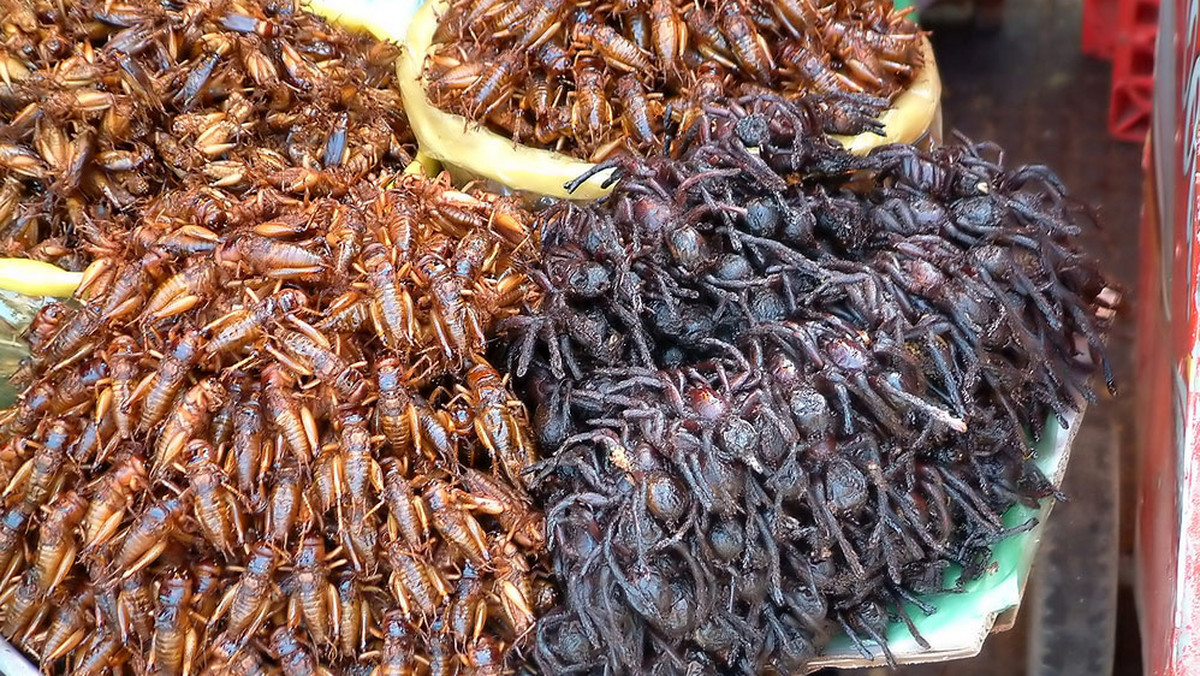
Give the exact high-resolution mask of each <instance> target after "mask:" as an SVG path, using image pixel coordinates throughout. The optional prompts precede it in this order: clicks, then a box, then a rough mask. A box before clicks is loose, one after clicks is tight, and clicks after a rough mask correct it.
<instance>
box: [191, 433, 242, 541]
mask: <svg viewBox="0 0 1200 676" xmlns="http://www.w3.org/2000/svg"><path fill="white" fill-rule="evenodd" d="M186 455H187V456H188V457H189V458H190V460H188V463H187V470H186V474H187V478H188V481H189V483H190V484H191V486H192V494H193V495H194V496H195V499H194V500H193V501H192V502H193V512H194V515H195V517H196V523H197V524H198V525H199V526H200V531H201V532H202V533H203V534H204V537H205V538H206V539H207V540H208V541H209V542H211V543H212V544H213V545H214V546H216V547H217V549H220V550H221V551H222V552H225V553H226V554H232V553H233V551H234V547H235V546H237V545H238V544H240V543H241V541H242V539H243V536H242V515H241V511H240V507H239V505H238V501H237V498H236V496H235V495H234V493H233V492H232V491H231V490H230V489H229V485H230V480H229V477H228V475H227V474H226V473H225V470H224V469H223V468H222V467H221V466H220V465H218V464H217V463H216V462H214V461H213V458H214V457H216V451H215V449H213V447H212V445H211V444H209V443H208V442H207V441H205V440H203V439H193V440H192V441H191V442H189V443H188V446H187V449H186Z"/></svg>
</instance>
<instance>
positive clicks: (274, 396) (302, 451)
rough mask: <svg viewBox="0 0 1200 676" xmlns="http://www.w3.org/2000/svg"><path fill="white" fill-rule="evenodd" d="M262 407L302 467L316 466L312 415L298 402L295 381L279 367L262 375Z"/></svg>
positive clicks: (267, 369) (271, 367) (268, 368)
mask: <svg viewBox="0 0 1200 676" xmlns="http://www.w3.org/2000/svg"><path fill="white" fill-rule="evenodd" d="M262 385H263V389H262V403H263V407H264V409H265V411H264V413H266V418H267V419H268V420H270V421H271V424H272V427H274V428H275V431H276V433H277V434H279V436H280V437H281V438H282V439H283V447H284V448H285V449H286V450H288V451H289V452H290V453H291V454H292V455H293V456H294V457H295V458H296V460H297V461H298V462H299V463H300V464H301V465H302V466H308V465H309V463H311V462H312V453H313V450H312V449H313V446H315V445H316V444H315V436H316V434H315V433H313V432H311V429H312V424H311V423H310V422H308V421H310V420H311V419H312V414H311V413H310V412H309V411H308V409H307V408H306V407H305V406H304V405H303V404H298V403H297V402H296V400H295V394H296V390H295V388H294V386H293V381H292V379H291V378H290V377H288V375H287V374H286V373H285V372H284V370H283V369H282V368H280V367H279V366H278V365H275V364H272V365H270V366H268V367H266V368H265V369H263V372H262Z"/></svg>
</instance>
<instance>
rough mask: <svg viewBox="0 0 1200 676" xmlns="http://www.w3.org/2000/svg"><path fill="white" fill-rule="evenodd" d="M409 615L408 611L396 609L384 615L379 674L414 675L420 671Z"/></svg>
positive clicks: (386, 675) (388, 675)
mask: <svg viewBox="0 0 1200 676" xmlns="http://www.w3.org/2000/svg"><path fill="white" fill-rule="evenodd" d="M407 615H408V613H407V612H406V611H403V610H399V609H396V610H389V611H388V612H387V613H386V614H385V615H384V616H383V620H382V622H381V626H382V630H383V649H382V651H381V652H380V655H379V665H378V667H377V669H378V673H379V676H413V675H414V674H416V673H417V671H418V664H419V662H418V661H417V656H416V651H415V643H416V637H415V631H414V627H413V626H412V624H411V623H410V622H409V620H408V617H407Z"/></svg>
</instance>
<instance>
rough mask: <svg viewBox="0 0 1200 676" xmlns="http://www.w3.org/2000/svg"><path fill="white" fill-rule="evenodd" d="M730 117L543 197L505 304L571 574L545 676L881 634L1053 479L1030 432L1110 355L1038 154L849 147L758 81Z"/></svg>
mask: <svg viewBox="0 0 1200 676" xmlns="http://www.w3.org/2000/svg"><path fill="white" fill-rule="evenodd" d="M727 113H728V114H727V116H725V117H724V118H721V116H720V113H719V112H717V111H714V115H716V116H717V119H716V122H715V126H714V134H713V136H712V138H711V139H710V140H709V141H708V142H703V143H699V142H698V143H696V144H694V145H693V146H692V147H690V148H687V149H686V150H685V151H684V152H683V154H682V157H681V159H678V160H671V159H659V158H655V159H650V160H646V161H642V160H635V159H622V160H620V161H617V162H615V164H616V165H617V166H618V170H619V173H620V175H621V182H620V183H619V184H618V185H617V187H616V188H615V192H614V193H613V194H612V196H611V197H609V198H608V199H607V200H606V201H604V202H603V203H601V204H597V205H593V206H579V205H575V204H566V203H563V204H559V205H557V206H554V207H552V208H551V209H550V210H549V211H548V212H546V213H545V214H544V215H543V216H542V217H541V220H540V225H541V228H542V231H541V236H542V239H543V244H544V261H543V269H542V272H541V273H540V274H539V275H537V281H538V283H539V284H540V286H541V287H542V292H543V294H544V297H543V299H542V302H541V304H540V307H539V310H538V312H536V313H526V314H524V315H522V316H519V317H514V318H510V319H508V320H505V322H504V326H505V328H506V329H507V330H508V332H509V334H508V335H509V338H510V341H511V345H510V351H509V357H510V363H511V366H512V368H513V369H514V370H515V372H516V373H517V374H519V375H520V376H522V380H521V386H522V388H523V390H524V392H525V394H526V395H527V396H528V397H529V400H530V401H532V402H534V404H533V406H532V412H533V419H534V421H535V428H536V432H537V434H538V436H539V439H540V441H541V444H542V452H543V456H544V457H545V458H547V459H546V460H544V461H542V462H541V463H540V464H539V465H538V466H537V467H536V470H535V471H534V475H533V476H534V479H533V481H532V487H533V490H534V493H535V496H537V497H538V498H539V499H540V500H543V501H544V504H545V509H546V514H547V522H548V523H547V528H548V537H549V542H550V551H551V552H552V561H553V567H554V571H555V575H556V578H557V580H558V583H559V584H560V585H561V586H562V602H561V606H560V607H557V608H556V609H554V610H553V611H551V612H550V613H548V614H547V615H546V616H545V617H544V618H543V619H541V621H540V623H539V625H538V630H537V643H536V658H537V661H538V663H539V665H540V667H541V668H542V670H543V671H544V672H545V673H555V674H560V673H576V672H583V673H601V672H603V673H654V674H683V673H709V672H720V673H801V672H802V671H803V670H804V668H805V666H806V665H807V664H808V663H809V662H810V661H811V660H812V659H813V658H814V657H815V656H816V655H817V653H818V651H820V649H821V647H822V645H823V642H824V641H826V640H827V638H828V637H830V635H831V634H832V633H834V632H844V633H846V634H848V635H849V636H850V637H851V638H852V639H854V640H855V641H856V642H857V643H858V644H859V646H860V648H861V649H863V650H864V651H866V650H867V646H868V644H870V643H872V642H873V643H877V644H878V645H879V646H880V647H881V648H882V649H883V650H884V651H886V650H887V647H886V643H885V639H884V632H885V629H886V626H887V624H888V623H889V622H890V621H904V622H906V623H908V625H909V627H910V629H911V630H912V631H913V632H914V633H915V632H916V629H915V626H914V625H913V622H912V618H911V617H910V616H909V614H908V613H907V611H906V605H907V603H908V602H912V603H913V604H915V606H916V607H918V608H922V609H923V610H925V611H932V609H931V608H929V607H928V606H926V605H924V604H923V603H922V602H921V601H920V600H919V595H921V594H923V593H926V592H931V591H937V590H941V589H944V588H945V587H946V586H947V585H949V586H954V585H955V584H956V581H957V582H961V581H965V580H968V579H971V578H973V577H976V576H978V575H980V574H981V573H982V571H983V569H984V567H985V566H986V565H987V563H988V562H989V560H990V552H991V548H992V546H993V545H994V544H995V543H996V542H997V541H999V540H1000V539H1002V538H1004V537H1006V536H1008V535H1010V534H1012V533H1014V532H1016V531H1019V530H1021V529H1025V528H1028V527H1029V526H1031V525H1032V522H1027V523H1025V524H1024V525H1022V526H1020V527H1018V528H1016V529H1012V528H1006V527H1005V526H1004V525H1003V524H1002V520H1001V515H1002V514H1003V513H1004V512H1005V511H1006V510H1007V509H1008V508H1009V507H1011V506H1013V505H1014V504H1016V503H1034V502H1036V501H1037V500H1039V499H1041V498H1045V497H1047V496H1051V495H1054V494H1055V489H1054V487H1053V486H1052V485H1051V483H1050V482H1049V481H1048V480H1047V478H1046V477H1045V476H1044V475H1043V474H1042V473H1041V472H1040V471H1039V470H1038V469H1037V468H1036V467H1035V465H1034V464H1033V462H1032V459H1031V456H1032V455H1033V453H1034V443H1035V441H1036V440H1037V439H1038V438H1039V437H1040V435H1041V434H1042V432H1043V430H1044V429H1045V428H1046V425H1047V423H1048V421H1049V424H1051V425H1058V424H1062V425H1066V424H1067V423H1068V422H1069V421H1070V420H1071V419H1072V416H1073V414H1074V413H1075V412H1076V411H1077V410H1078V408H1079V406H1080V404H1081V402H1082V400H1083V399H1086V398H1090V397H1091V396H1092V392H1091V390H1089V385H1088V381H1089V377H1090V376H1091V375H1092V373H1093V372H1094V371H1095V370H1096V369H1097V368H1101V369H1103V371H1104V373H1105V375H1106V376H1108V368H1107V365H1106V363H1105V360H1104V356H1103V354H1102V345H1101V340H1102V335H1103V331H1104V329H1105V327H1106V325H1107V323H1108V321H1109V319H1110V318H1111V316H1112V314H1113V307H1112V306H1113V304H1114V303H1115V302H1116V294H1115V292H1113V291H1112V290H1110V289H1108V287H1107V286H1106V283H1105V280H1104V279H1103V278H1102V277H1101V276H1100V275H1099V274H1098V273H1097V272H1096V271H1095V269H1094V268H1093V267H1092V264H1091V263H1090V262H1089V261H1088V260H1087V259H1086V258H1084V256H1083V255H1082V254H1081V253H1080V251H1079V250H1078V248H1077V247H1076V244H1075V243H1074V239H1075V236H1076V235H1078V234H1079V231H1080V227H1081V216H1082V215H1083V213H1082V212H1081V211H1080V210H1079V209H1077V208H1076V206H1075V204H1074V203H1073V202H1072V201H1071V200H1070V198H1068V197H1067V196H1066V195H1065V194H1064V192H1063V187H1062V186H1061V185H1060V184H1059V182H1058V179H1057V178H1056V177H1055V176H1054V175H1053V174H1051V173H1050V172H1049V171H1047V170H1046V169H1045V168H1043V167H1037V166H1032V167H1021V168H1016V169H1009V168H1005V167H1003V166H1001V159H1000V158H998V157H996V155H997V152H996V149H994V148H993V147H990V146H988V145H986V144H970V143H963V144H962V145H952V146H948V147H944V148H940V149H937V150H934V151H932V152H923V151H920V150H918V149H916V148H914V147H911V146H889V147H884V148H881V149H879V150H878V151H876V152H874V153H873V154H872V155H871V156H869V157H866V158H857V157H854V156H852V155H849V154H848V153H846V152H844V151H843V150H841V149H840V148H838V147H835V146H834V145H831V144H830V143H829V142H828V141H827V140H825V139H824V138H823V137H822V136H821V135H820V134H819V133H818V131H819V127H820V125H821V121H820V119H819V118H818V116H816V115H815V113H814V111H813V109H809V108H806V107H805V106H804V105H803V104H795V103H790V102H787V101H784V100H782V99H776V98H771V97H757V98H753V99H747V100H744V101H741V102H737V103H734V104H732V105H731V106H730V108H729V110H728V111H727ZM600 168H601V169H602V168H604V167H600ZM1109 381H1110V386H1111V379H1109ZM954 570H957V571H958V572H959V573H958V575H953V574H950V573H951V571H954ZM889 656H890V655H889ZM697 668H698V669H699V672H696V671H694V670H695V669H697Z"/></svg>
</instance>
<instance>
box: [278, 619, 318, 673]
mask: <svg viewBox="0 0 1200 676" xmlns="http://www.w3.org/2000/svg"><path fill="white" fill-rule="evenodd" d="M271 652H272V653H273V654H274V655H275V658H276V659H278V660H279V665H280V668H281V669H282V670H283V676H316V675H317V674H318V673H319V672H318V670H317V661H316V659H315V658H314V657H313V655H312V653H310V652H309V651H308V649H307V648H305V647H304V645H303V644H302V643H301V642H300V640H299V639H298V638H297V637H296V634H295V633H294V632H293V631H292V630H291V629H289V628H287V627H280V628H278V629H276V630H275V632H274V633H272V634H271Z"/></svg>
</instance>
